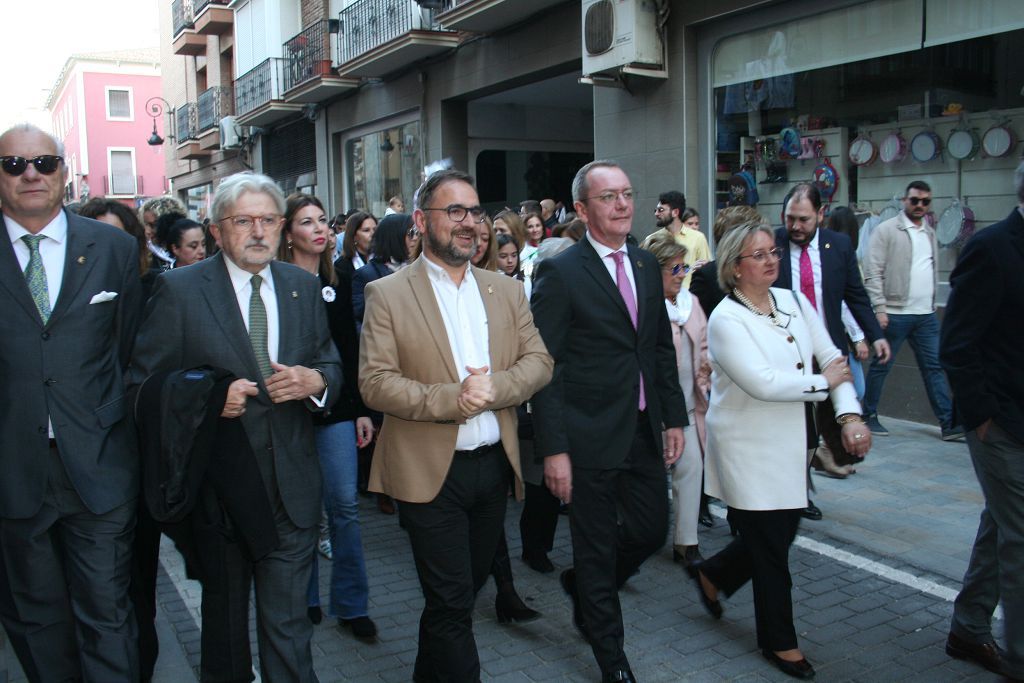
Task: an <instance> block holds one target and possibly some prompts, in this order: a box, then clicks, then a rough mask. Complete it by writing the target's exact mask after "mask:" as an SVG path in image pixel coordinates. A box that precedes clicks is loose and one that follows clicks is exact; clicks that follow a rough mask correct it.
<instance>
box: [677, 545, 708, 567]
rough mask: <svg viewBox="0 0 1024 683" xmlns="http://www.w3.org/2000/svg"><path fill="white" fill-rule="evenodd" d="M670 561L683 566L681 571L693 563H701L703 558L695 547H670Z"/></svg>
mask: <svg viewBox="0 0 1024 683" xmlns="http://www.w3.org/2000/svg"><path fill="white" fill-rule="evenodd" d="M680 548H682V550H680ZM672 561H673V562H677V563H679V564H681V565H683V569H686V568H687V567H689V566H690V565H691V564H693V563H694V562H703V561H704V557H703V556H702V555H701V554H700V549H699V548H698V547H697V546H695V545H684V546H679V545H674V546H672Z"/></svg>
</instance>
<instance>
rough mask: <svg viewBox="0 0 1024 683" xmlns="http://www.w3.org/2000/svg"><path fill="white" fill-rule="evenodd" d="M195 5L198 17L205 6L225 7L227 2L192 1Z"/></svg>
mask: <svg viewBox="0 0 1024 683" xmlns="http://www.w3.org/2000/svg"><path fill="white" fill-rule="evenodd" d="M192 2H194V3H195V13H196V15H199V14H201V13H202V11H203V10H204V9H206V6H207V5H227V4H228V0H192Z"/></svg>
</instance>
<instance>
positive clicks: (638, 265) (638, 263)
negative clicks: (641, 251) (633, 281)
mask: <svg viewBox="0 0 1024 683" xmlns="http://www.w3.org/2000/svg"><path fill="white" fill-rule="evenodd" d="M636 267H637V268H643V267H644V264H643V262H641V261H637V262H636Z"/></svg>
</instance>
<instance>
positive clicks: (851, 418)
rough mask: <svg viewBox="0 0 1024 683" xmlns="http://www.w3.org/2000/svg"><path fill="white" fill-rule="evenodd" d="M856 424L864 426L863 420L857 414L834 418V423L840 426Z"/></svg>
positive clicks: (844, 414) (846, 414)
mask: <svg viewBox="0 0 1024 683" xmlns="http://www.w3.org/2000/svg"><path fill="white" fill-rule="evenodd" d="M851 422H856V423H857V424H864V418H862V417H861V416H860V415H858V414H857V413H843V414H842V415H840V416H839V417H837V418H836V423H837V424H840V425H845V424H850V423H851Z"/></svg>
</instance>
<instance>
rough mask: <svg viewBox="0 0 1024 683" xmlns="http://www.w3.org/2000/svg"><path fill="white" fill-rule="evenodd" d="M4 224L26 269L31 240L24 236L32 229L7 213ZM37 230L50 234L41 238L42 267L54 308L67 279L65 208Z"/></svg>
mask: <svg viewBox="0 0 1024 683" xmlns="http://www.w3.org/2000/svg"><path fill="white" fill-rule="evenodd" d="M4 224H5V225H6V226H7V236H8V237H10V238H11V246H12V247H14V255H15V256H17V257H18V265H19V266H21V271H22V272H25V269H26V268H27V267H28V260H29V258H30V257H31V253H30V252H29V250H28V244H26V243H25V240H23V239H21V238H22V237H23V236H24V235H31V234H32V233H30V232H29V231H28V230H26V229H25V228H23V227H21V225H19V224H18V223H17V221H15V220H14V219H13V218H11V217H10V216H8V215H6V214H4ZM36 234H38V235H45V236H46V238H47V239H44V240H41V241H40V242H39V258H40V259H42V261H43V268H44V269H45V270H46V290H47V294H49V295H50V310H51V311H53V309H54V308H56V306H57V296H58V295H59V294H60V286H61V284H62V283H63V281H64V255H65V254H66V253H67V250H68V217H67V216H66V215H65V214H64V212H63V211H60V212H58V213H57V215H56V217H54V219H53V220H52V221H50V222H49V223H47V225H46V227H45V228H43V229H42V230H40V231H39V232H38V233H36Z"/></svg>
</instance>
